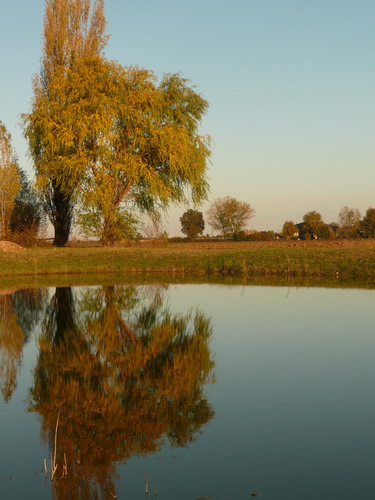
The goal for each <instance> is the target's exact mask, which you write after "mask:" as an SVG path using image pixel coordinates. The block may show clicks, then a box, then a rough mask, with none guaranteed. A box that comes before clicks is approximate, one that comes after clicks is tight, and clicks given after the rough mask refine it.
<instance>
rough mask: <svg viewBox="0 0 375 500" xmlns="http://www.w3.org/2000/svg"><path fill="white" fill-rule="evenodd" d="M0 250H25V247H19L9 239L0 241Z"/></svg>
mask: <svg viewBox="0 0 375 500" xmlns="http://www.w3.org/2000/svg"><path fill="white" fill-rule="evenodd" d="M0 252H26V248H23V247H20V246H19V245H17V243H12V242H11V241H0Z"/></svg>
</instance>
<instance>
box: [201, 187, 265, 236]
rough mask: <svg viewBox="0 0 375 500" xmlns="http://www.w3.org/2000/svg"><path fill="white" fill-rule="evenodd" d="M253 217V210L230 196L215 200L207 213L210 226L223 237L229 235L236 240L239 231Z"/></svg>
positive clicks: (248, 205) (247, 204)
mask: <svg viewBox="0 0 375 500" xmlns="http://www.w3.org/2000/svg"><path fill="white" fill-rule="evenodd" d="M254 215H255V209H254V208H253V207H252V206H251V205H250V204H249V203H246V202H244V201H239V200H236V198H232V197H230V196H226V197H225V198H216V200H214V201H213V202H212V203H211V205H210V207H209V209H208V211H207V219H208V222H209V224H210V226H211V227H212V228H213V229H215V230H216V231H221V232H222V234H223V235H224V237H228V236H229V235H231V236H232V238H233V239H236V237H237V234H238V233H239V231H241V230H243V229H244V227H245V226H246V223H247V221H248V220H249V219H251V218H252V217H254Z"/></svg>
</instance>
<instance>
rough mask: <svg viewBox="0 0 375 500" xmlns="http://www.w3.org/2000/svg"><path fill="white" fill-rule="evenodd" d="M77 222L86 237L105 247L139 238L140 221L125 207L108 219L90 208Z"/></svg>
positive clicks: (81, 214)
mask: <svg viewBox="0 0 375 500" xmlns="http://www.w3.org/2000/svg"><path fill="white" fill-rule="evenodd" d="M77 222H78V224H79V226H80V227H81V230H82V233H83V234H84V235H85V236H86V237H93V238H95V239H98V240H100V241H101V243H102V245H103V246H107V245H113V244H114V243H116V242H117V241H120V240H123V239H136V237H137V236H136V235H137V227H138V219H137V218H136V217H135V216H134V215H133V214H132V213H131V212H129V211H127V210H125V208H123V207H118V208H117V210H116V211H113V212H111V213H110V214H108V215H107V217H102V216H101V214H100V213H99V212H98V211H96V210H93V209H91V210H90V208H88V209H87V210H86V211H83V212H81V213H80V214H79V215H78V220H77Z"/></svg>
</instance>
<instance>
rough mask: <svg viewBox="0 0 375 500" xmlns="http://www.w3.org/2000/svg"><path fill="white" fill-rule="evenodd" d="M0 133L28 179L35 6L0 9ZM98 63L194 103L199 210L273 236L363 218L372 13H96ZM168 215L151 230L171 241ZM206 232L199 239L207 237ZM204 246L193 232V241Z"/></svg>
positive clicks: (368, 191)
mask: <svg viewBox="0 0 375 500" xmlns="http://www.w3.org/2000/svg"><path fill="white" fill-rule="evenodd" d="M0 5H1V18H0V46H1V47H2V50H1V68H2V71H1V76H0V120H1V121H2V122H3V123H4V124H5V125H6V127H7V129H8V130H9V131H10V132H11V134H12V138H13V146H14V148H15V150H16V152H17V155H18V157H19V163H20V165H21V167H23V168H25V169H26V170H27V171H28V172H30V173H31V172H32V171H33V170H32V162H31V160H30V159H29V158H28V156H27V142H26V140H25V139H24V138H23V133H22V128H21V126H20V114H21V113H25V112H28V111H30V102H31V98H32V77H33V75H34V74H36V73H37V72H38V71H39V69H40V58H41V54H42V30H43V15H44V0H12V1H10V0H0ZM105 5H106V16H107V22H108V25H107V32H108V34H109V35H110V39H109V42H108V46H107V48H106V50H105V54H106V56H107V57H108V58H109V59H114V60H117V61H118V62H119V63H121V64H122V65H124V66H131V65H137V66H140V67H144V68H147V69H150V70H153V71H154V72H155V74H156V75H157V76H158V77H161V76H162V75H163V74H164V73H177V72H180V73H181V74H182V76H183V77H185V78H187V79H189V80H190V81H191V83H192V84H193V85H194V86H195V88H196V91H197V92H199V93H200V94H202V95H203V97H204V98H205V99H207V100H208V102H209V104H210V106H209V110H208V112H207V114H206V116H205V117H204V119H203V121H202V127H201V132H202V133H203V134H209V135H210V136H211V138H212V156H211V159H210V164H209V166H208V178H209V183H210V194H209V199H208V201H207V203H205V204H203V205H202V206H201V207H200V208H199V210H201V211H202V212H203V214H204V215H205V212H206V210H207V208H208V206H209V203H210V201H212V200H213V199H215V198H218V197H224V196H232V197H234V198H237V199H239V200H241V201H246V202H247V203H250V204H251V205H252V206H253V207H254V208H255V210H256V215H255V217H254V218H253V219H252V220H251V221H250V222H249V225H248V228H249V229H255V230H272V231H278V230H281V228H282V225H283V223H284V222H285V221H286V220H292V221H294V222H295V223H297V222H300V221H302V218H303V215H304V214H305V213H306V212H309V211H311V210H316V211H317V212H319V213H320V214H321V215H322V218H323V220H324V221H325V222H327V223H328V222H336V221H337V219H338V213H339V211H340V209H341V208H342V207H343V206H349V207H352V208H358V209H359V211H360V212H361V214H362V215H364V214H365V212H366V210H367V208H369V207H370V206H372V207H375V189H374V187H375V168H374V166H375V141H374V136H375V98H374V97H375V91H374V89H375V58H374V54H375V31H374V21H375V2H374V0H231V1H228V0H225V1H224V0H189V1H182V0H137V1H136V2H134V1H130V0H106V2H105ZM187 208H193V207H186V206H180V207H172V208H171V209H170V210H169V215H168V218H167V219H166V220H165V222H164V228H165V229H166V230H167V232H168V233H169V235H170V236H174V235H180V236H181V233H180V228H181V225H180V222H179V217H180V216H181V215H182V213H183V212H184V211H185V210H186V209H187ZM206 229H207V232H209V228H208V227H207V228H206ZM205 232H206V231H205Z"/></svg>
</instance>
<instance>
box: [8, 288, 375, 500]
mask: <svg viewBox="0 0 375 500" xmlns="http://www.w3.org/2000/svg"><path fill="white" fill-rule="evenodd" d="M374 311H375V291H374V290H358V289H328V288H287V287H264V286H263V287H260V286H219V285H169V286H166V285H142V286H134V285H122V286H113V287H110V286H104V287H102V286H97V287H79V288H72V287H65V288H45V289H32V290H18V291H14V292H11V291H9V292H6V291H4V292H2V295H1V296H0V315H1V316H0V388H1V395H0V400H1V401H0V498H1V499H5V500H8V499H9V500H12V499H34V498H35V499H38V500H42V499H51V498H54V499H59V500H60V499H61V500H66V499H72V500H75V499H79V500H87V499H106V500H107V499H113V498H118V499H123V500H138V499H145V498H147V499H159V500H195V499H198V498H200V499H203V498H212V499H215V500H237V499H238V500H240V499H249V498H252V496H251V495H253V496H254V497H255V496H259V497H260V498H261V499H264V500H266V499H271V500H303V499H306V500H310V499H311V500H317V499H328V500H335V499H344V500H345V499H347V500H362V499H363V500H370V499H373V498H375V474H374V465H375V425H374V422H375V396H374V394H375V391H374V388H375V329H374ZM54 469H55V472H54V475H53V471H54ZM52 475H53V478H51V476H52Z"/></svg>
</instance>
